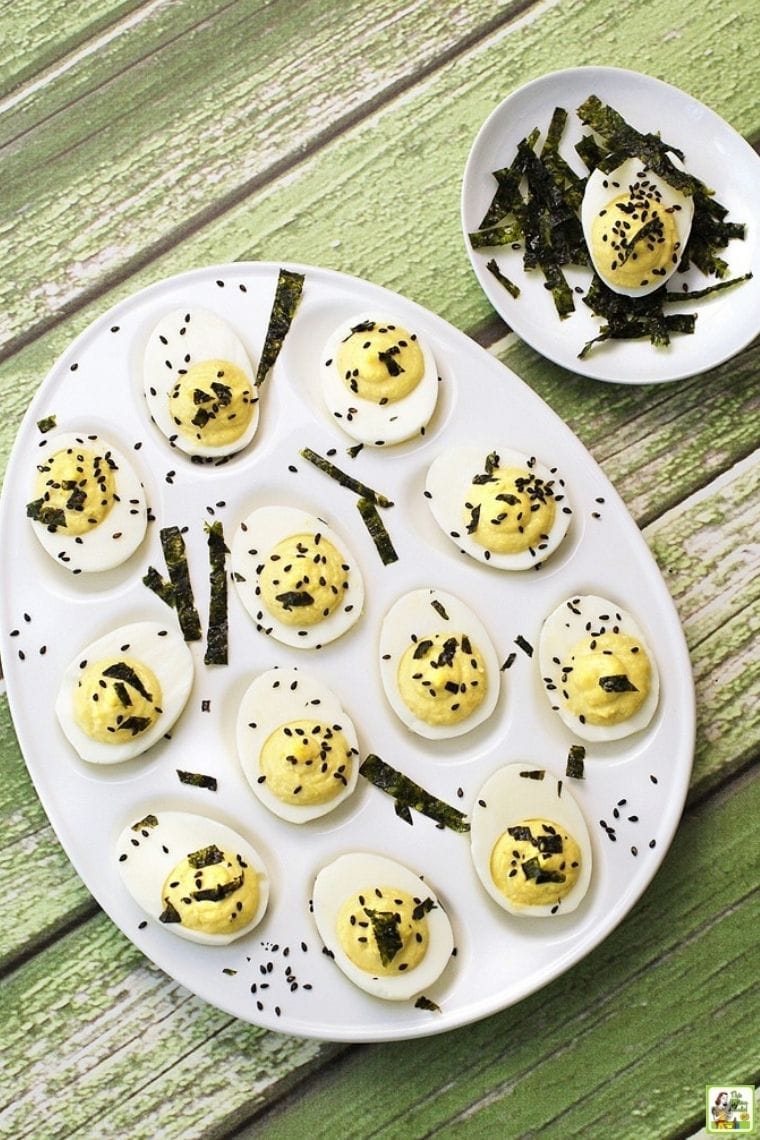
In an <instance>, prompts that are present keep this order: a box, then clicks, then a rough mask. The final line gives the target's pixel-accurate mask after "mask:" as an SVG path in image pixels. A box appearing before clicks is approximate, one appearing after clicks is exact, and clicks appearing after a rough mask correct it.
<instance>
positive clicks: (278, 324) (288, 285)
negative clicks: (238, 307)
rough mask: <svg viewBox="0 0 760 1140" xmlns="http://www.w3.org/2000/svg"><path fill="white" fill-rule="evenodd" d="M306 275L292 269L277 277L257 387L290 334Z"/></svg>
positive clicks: (281, 272)
mask: <svg viewBox="0 0 760 1140" xmlns="http://www.w3.org/2000/svg"><path fill="white" fill-rule="evenodd" d="M303 283H304V275H303V273H294V272H293V271H292V270H290V269H281V270H280V272H279V275H278V277H277V286H276V288H275V293H274V301H273V302H272V311H271V313H270V314H269V324H268V326H267V331H266V336H265V338H264V347H263V348H262V350H261V357H260V359H259V367H258V369H257V372H256V387H257V388H258V387H260V386H261V385H262V384H263V383H264V381H265V380H266V378H267V374H268V373H269V372H270V371H271V369H272V367H273V365H274V363H275V361H276V360H277V357H278V356H279V355H280V350H281V348H282V344H283V341H284V340H285V337H286V336H287V334H288V330H289V329H290V326H291V324H292V323H293V317H294V316H295V314H296V309H297V308H298V304H299V301H300V300H301V293H302V292H303Z"/></svg>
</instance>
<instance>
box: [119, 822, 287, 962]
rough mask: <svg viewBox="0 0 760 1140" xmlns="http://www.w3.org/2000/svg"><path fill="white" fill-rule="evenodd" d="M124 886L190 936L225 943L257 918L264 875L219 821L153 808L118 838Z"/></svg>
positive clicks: (265, 887)
mask: <svg viewBox="0 0 760 1140" xmlns="http://www.w3.org/2000/svg"><path fill="white" fill-rule="evenodd" d="M116 859H117V865H118V868H119V873H120V875H121V878H122V881H123V883H124V886H125V887H126V888H127V890H128V891H129V893H130V895H131V896H132V898H133V899H134V900H135V902H136V903H137V905H138V906H139V907H141V909H142V910H144V911H145V913H146V914H147V915H149V916H150V917H151V918H152V919H154V920H155V921H156V922H160V923H162V924H163V925H164V926H165V927H166V929H167V930H170V931H171V932H172V933H173V934H176V935H178V936H179V937H180V938H186V939H188V941H190V942H200V943H203V944H204V945H206V946H224V945H227V943H229V942H232V941H234V939H236V938H240V937H241V936H242V935H243V934H247V933H248V931H249V930H253V928H254V927H255V926H257V925H258V923H259V922H261V919H262V918H263V917H264V913H265V911H266V909H267V903H268V901H269V877H268V874H267V869H266V866H265V864H264V861H263V859H262V858H261V856H260V855H259V853H258V851H257V850H256V849H255V847H254V846H253V845H252V844H251V843H249V841H248V840H247V839H244V838H243V836H242V835H239V834H238V833H237V832H236V831H234V830H233V829H232V828H231V827H228V826H227V825H226V824H224V823H220V822H219V821H218V820H214V819H208V818H207V817H205V816H200V815H196V814H194V813H191V812H184V811H157V812H151V813H149V814H148V815H145V816H143V818H141V819H138V820H136V821H135V822H134V823H130V824H129V825H128V826H127V827H125V828H124V830H123V831H122V832H121V834H120V836H119V838H118V839H117V841H116Z"/></svg>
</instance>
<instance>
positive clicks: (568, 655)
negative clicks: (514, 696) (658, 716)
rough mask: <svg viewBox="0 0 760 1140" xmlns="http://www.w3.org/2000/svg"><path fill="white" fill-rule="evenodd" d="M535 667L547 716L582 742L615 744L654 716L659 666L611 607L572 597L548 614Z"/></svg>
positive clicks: (630, 623)
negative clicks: (546, 701)
mask: <svg viewBox="0 0 760 1140" xmlns="http://www.w3.org/2000/svg"><path fill="white" fill-rule="evenodd" d="M538 661H539V668H540V670H541V677H542V679H543V683H544V688H545V690H546V694H547V696H548V698H549V701H550V703H551V706H552V708H553V709H554V711H555V712H556V713H557V714H558V715H559V716H560V717H561V718H562V720H563V721H564V723H565V724H566V725H567V726H568V728H571V729H572V731H573V732H574V733H575V735H576V736H580V737H581V738H582V739H583V740H593V741H606V740H620V739H621V738H623V737H625V736H630V735H631V733H634V732H640V731H641V730H642V729H644V728H646V727H647V725H648V724H649V722H650V721H651V719H652V717H653V716H654V713H655V710H656V708H657V704H658V700H659V693H660V682H659V673H658V670H657V662H656V661H655V658H654V656H653V655H652V653H651V651H650V649H649V647H648V645H647V642H646V639H645V638H644V635H643V633H642V631H641V629H640V628H639V626H638V624H637V623H636V621H635V620H634V618H633V617H632V616H631V615H630V614H629V613H628V612H627V611H626V610H624V609H623V608H622V607H621V606H619V605H617V603H616V602H611V601H609V600H608V599H607V598H601V597H598V596H597V595H595V594H586V595H576V596H575V597H573V598H568V599H567V600H566V601H564V602H562V603H561V604H560V605H559V606H557V608H556V609H555V610H554V611H553V612H552V613H551V614H549V616H548V617H547V618H546V620H545V622H544V624H543V627H542V629H541V635H540V638H539V643H538Z"/></svg>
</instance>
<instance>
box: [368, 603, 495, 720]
mask: <svg viewBox="0 0 760 1140" xmlns="http://www.w3.org/2000/svg"><path fill="white" fill-rule="evenodd" d="M436 607H441V608H442V610H443V613H444V614H445V616H443V615H442V613H441V610H440V609H439V608H436ZM447 629H448V630H451V632H452V633H461V634H464V635H466V636H467V637H469V638H470V640H471V641H472V642H473V644H474V645H475V646H476V647H477V648H478V649H479V650H480V653H481V654H482V657H483V663H484V667H485V674H486V681H487V690H486V696H485V697H484V698H483V700H482V701H481V703H480V704H479V705H478V707H477V708H476V709H474V710H473V712H472V713H471V714H470V716H468V717H467V718H466V719H464V720H461V721H459V723H457V724H449V725H445V724H438V725H436V724H428V723H427V722H426V721H424V720H422V719H421V718H420V717H418V716H417V715H416V714H415V713H414V712H412V710H411V709H410V708H409V706H408V705H407V704H406V702H405V701H404V700H403V698H402V696H401V694H400V692H399V688H398V683H397V675H398V668H399V663H400V661H401V658H402V657H403V655H404V653H405V652H406V650H407V649H408V647H409V645H410V644H411V643H412V642H413V641H414V640H420V639H422V638H425V637H429V636H431V635H432V634H435V633H442V632H445V631H446V630H447ZM379 652H380V678H381V681H382V684H383V689H384V691H385V695H386V697H387V699H388V703H389V704H390V706H391V708H392V709H393V711H394V712H395V714H396V716H397V717H398V718H399V720H401V721H402V722H403V723H404V724H405V725H406V726H407V728H409V729H411V731H412V732H415V733H417V735H418V736H424V737H427V738H428V739H429V740H442V739H445V738H448V737H455V736H461V735H463V733H465V732H470V731H471V730H472V729H473V728H476V727H477V726H478V725H479V724H482V723H483V721H485V720H487V719H488V717H489V716H490V715H491V713H492V712H493V711H494V709H495V707H496V703H497V701H498V699H499V691H500V685H501V670H500V667H499V659H498V657H497V656H496V650H495V649H494V647H493V642H492V641H491V638H490V635H489V634H488V631H487V630H486V628H485V626H484V625H483V623H482V621H481V620H480V619H479V618H478V617H477V616H476V615H475V614H474V613H473V611H472V610H471V609H470V607H469V606H468V605H466V604H465V603H464V602H463V601H461V599H459V598H457V597H455V596H454V595H453V594H449V593H447V592H446V591H445V590H437V589H429V588H423V589H420V590H411V591H410V592H409V593H407V594H403V595H402V596H401V597H400V598H398V599H397V600H396V601H395V602H394V603H393V605H392V606H391V608H390V609H389V610H388V612H387V614H386V615H385V618H384V619H383V623H382V626H381V628H380V643H379Z"/></svg>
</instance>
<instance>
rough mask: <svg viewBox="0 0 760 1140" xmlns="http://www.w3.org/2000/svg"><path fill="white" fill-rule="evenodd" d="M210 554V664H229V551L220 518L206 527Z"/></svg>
mask: <svg viewBox="0 0 760 1140" xmlns="http://www.w3.org/2000/svg"><path fill="white" fill-rule="evenodd" d="M206 534H207V535H208V557H209V591H210V593H209V611H208V631H207V634H206V653H205V656H204V658H203V660H204V662H205V663H206V665H226V664H227V647H228V640H229V621H228V613H227V571H226V558H227V555H228V554H229V551H228V549H227V547H226V545H225V542H224V530H223V528H222V524H221V522H219V520H217V521H216V522H213V523H211V524H210V525H207V526H206Z"/></svg>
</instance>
